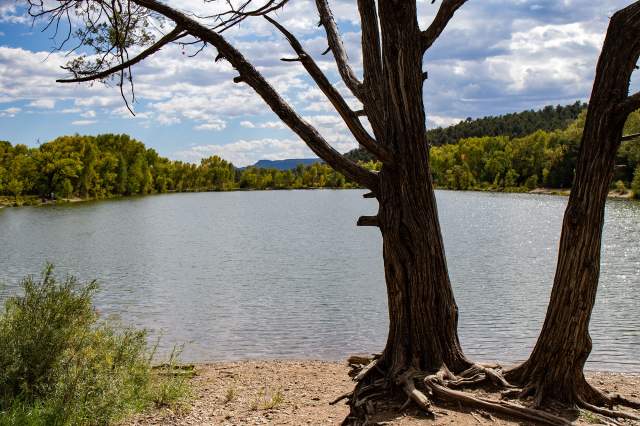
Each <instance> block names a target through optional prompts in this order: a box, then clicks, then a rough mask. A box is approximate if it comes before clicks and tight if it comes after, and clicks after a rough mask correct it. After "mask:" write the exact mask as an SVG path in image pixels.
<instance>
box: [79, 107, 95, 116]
mask: <svg viewBox="0 0 640 426" xmlns="http://www.w3.org/2000/svg"><path fill="white" fill-rule="evenodd" d="M80 116H82V117H85V118H94V117H95V116H96V112H95V111H94V110H92V109H90V110H89V111H85V112H83V113H82V114H80Z"/></svg>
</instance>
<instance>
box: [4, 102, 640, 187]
mask: <svg viewBox="0 0 640 426" xmlns="http://www.w3.org/2000/svg"><path fill="white" fill-rule="evenodd" d="M583 107H584V105H583V104H580V103H576V104H573V105H570V106H567V107H555V108H554V107H547V108H544V109H542V110H540V111H538V112H529V114H525V113H526V112H525V113H518V114H509V115H506V116H503V120H502V121H500V119H499V118H495V117H490V120H489V119H479V120H473V121H467V122H463V123H461V124H459V125H455V126H452V128H459V126H460V125H464V126H466V128H468V129H481V128H483V126H484V125H486V124H487V123H490V124H491V126H489V127H486V129H487V132H489V133H495V132H494V130H495V129H503V130H504V131H505V132H506V133H507V134H506V135H493V134H491V135H489V136H486V135H485V136H479V137H466V138H463V139H460V140H459V141H458V142H457V143H446V144H443V145H439V146H432V148H431V150H430V153H431V169H432V175H433V179H434V183H435V184H436V186H437V187H439V188H446V189H459V190H472V189H478V190H495V191H512V192H513V191H526V190H531V189H534V188H538V187H546V188H558V189H562V188H570V187H571V182H572V180H573V175H574V169H575V163H576V159H577V156H578V149H579V145H580V137H581V135H582V129H583V127H584V120H585V111H586V110H584V109H583V110H582V111H583V112H582V113H578V114H579V115H577V118H576V119H574V120H568V121H567V117H570V116H572V115H576V114H575V111H574V110H575V109H576V108H583ZM545 111H546V113H545ZM523 114H524V115H523ZM550 114H551V115H552V116H553V117H555V119H553V120H552V122H553V123H554V125H556V126H557V128H556V129H555V130H544V129H540V128H539V127H541V123H542V121H540V120H537V119H535V120H534V119H532V118H531V117H534V118H539V117H547V116H549V115H550ZM523 117H525V118H527V117H528V118H529V121H527V120H526V119H525V118H523ZM487 120H489V121H487ZM523 122H529V123H530V126H533V128H535V127H536V126H537V127H538V129H537V130H535V131H533V132H532V133H530V134H527V135H525V136H514V135H517V134H518V129H520V128H522V127H523V126H524V127H526V126H525V125H524V124H521V123H523ZM474 123H475V124H474ZM482 123H484V124H482ZM518 123H520V124H518ZM567 123H568V125H567ZM509 126H511V127H509ZM526 128H529V127H526ZM547 128H548V125H547ZM468 129H467V130H468ZM492 129H493V130H492ZM443 131H444V130H443ZM474 131H475V130H474ZM496 131H497V130H496ZM460 132H461V130H459V129H458V130H456V131H454V133H455V134H458V133H460ZM638 132H640V112H635V113H633V114H632V115H631V116H630V117H629V120H628V122H627V126H626V133H638ZM463 133H464V132H463ZM431 134H434V133H431ZM437 134H440V133H437ZM358 152H359V151H358V150H354V151H352V152H351V153H349V154H348V155H350V156H351V159H352V160H354V161H357V162H359V163H360V164H362V165H364V166H365V167H366V168H368V169H374V170H375V169H379V168H380V163H378V162H375V161H372V160H370V159H369V158H367V157H362V158H360V157H359V154H358ZM614 182H615V184H614V186H615V189H617V190H619V191H620V192H624V191H625V190H626V189H627V188H629V189H631V190H632V191H633V193H634V194H635V196H636V197H638V196H640V139H637V140H629V141H625V142H623V143H622V146H621V148H620V150H619V152H618V161H617V168H616V173H615V177H614ZM356 187H358V185H357V184H355V183H353V182H351V181H349V180H348V179H346V178H345V177H344V176H343V175H342V174H340V173H338V172H336V171H334V170H333V169H332V168H331V167H329V166H328V165H327V164H325V163H315V164H312V165H308V166H303V165H299V166H298V167H296V168H295V169H292V170H277V169H266V168H258V167H246V168H242V169H240V168H236V167H235V166H234V165H233V164H232V163H230V162H228V161H226V160H224V159H222V158H220V157H218V156H211V157H208V158H205V159H202V160H201V161H200V164H192V163H187V162H182V161H172V160H169V159H167V158H164V157H161V156H160V155H158V153H157V152H156V151H155V150H153V149H148V148H146V147H145V145H144V144H143V143H142V142H139V141H136V140H135V139H132V138H131V137H129V136H128V135H115V134H104V135H98V136H81V135H73V136H62V137H59V138H57V139H55V140H53V141H51V142H48V143H45V144H42V145H40V146H39V147H35V148H29V147H27V146H25V145H20V144H18V145H15V146H14V145H12V144H11V143H9V142H6V141H0V196H13V197H21V196H39V197H42V198H63V199H69V198H109V197H115V196H124V195H145V194H151V193H165V192H190V191H227V190H235V189H304V188H356Z"/></svg>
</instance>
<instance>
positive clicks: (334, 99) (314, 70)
mask: <svg viewBox="0 0 640 426" xmlns="http://www.w3.org/2000/svg"><path fill="white" fill-rule="evenodd" d="M264 18H265V19H266V20H267V21H269V22H270V23H271V24H272V25H273V26H275V27H276V28H277V29H278V31H280V32H281V33H282V34H283V35H284V36H285V37H286V39H287V40H288V41H289V44H290V45H291V47H292V48H293V50H294V51H295V52H296V53H297V54H298V58H297V59H298V60H299V61H300V62H301V63H302V66H304V68H305V70H307V72H308V73H309V75H310V76H311V78H313V81H315V82H316V84H317V85H318V87H319V88H320V90H322V93H324V94H325V96H326V97H327V99H329V101H330V102H331V104H332V105H333V106H334V108H335V109H336V111H337V112H338V114H340V117H342V119H343V120H344V122H345V124H346V125H347V127H348V128H349V130H350V131H351V133H352V134H353V136H354V137H355V138H356V140H357V141H358V143H360V145H362V146H363V147H364V148H365V149H367V150H368V151H369V152H371V153H372V154H373V155H375V156H376V157H377V158H378V159H379V160H380V161H383V162H390V161H391V160H392V157H391V155H390V153H389V152H388V151H387V150H386V149H385V148H384V147H382V146H381V145H380V144H378V142H376V140H375V139H373V138H372V137H371V136H370V135H369V133H368V132H367V130H366V129H365V128H364V126H363V125H362V123H361V122H360V119H359V118H358V114H357V113H356V112H355V111H353V110H352V109H351V108H349V105H347V102H346V101H345V100H344V98H343V97H342V96H341V95H340V93H339V92H338V90H336V88H335V87H333V85H332V84H331V82H330V81H329V80H328V79H327V77H326V76H325V75H324V73H323V72H322V70H321V69H320V67H318V65H317V64H316V62H315V61H314V60H313V58H312V57H311V56H310V55H309V54H307V52H306V51H305V50H304V48H303V47H302V45H301V44H300V42H299V41H298V40H297V39H296V37H295V36H294V35H293V34H292V33H291V32H289V31H288V30H287V29H286V28H284V27H283V26H282V25H281V24H279V23H278V22H277V21H276V20H274V19H272V18H271V17H269V16H265V17H264Z"/></svg>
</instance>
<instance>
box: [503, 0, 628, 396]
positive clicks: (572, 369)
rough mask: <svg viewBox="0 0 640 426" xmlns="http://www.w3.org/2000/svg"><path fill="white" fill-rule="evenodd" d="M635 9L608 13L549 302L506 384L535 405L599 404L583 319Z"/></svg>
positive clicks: (621, 114)
mask: <svg viewBox="0 0 640 426" xmlns="http://www.w3.org/2000/svg"><path fill="white" fill-rule="evenodd" d="M639 17H640V2H637V3H635V4H634V5H632V6H629V7H627V8H626V9H623V10H621V11H620V12H618V13H616V14H615V15H614V16H613V17H612V19H611V23H610V25H609V30H608V32H607V37H606V40H605V43H604V46H603V49H602V53H601V56H600V59H599V61H598V66H597V70H596V78H595V82H594V86H593V91H592V94H591V99H590V102H589V110H588V113H587V118H586V122H585V128H584V133H583V136H582V143H581V146H580V153H579V156H578V162H577V165H576V176H575V180H574V184H573V187H572V189H571V195H570V197H569V203H568V205H567V209H566V211H565V215H564V221H563V225H562V236H561V239H560V248H559V253H558V264H557V269H556V275H555V280H554V284H553V290H552V292H551V300H550V302H549V307H548V310H547V315H546V318H545V322H544V325H543V328H542V331H541V333H540V336H539V338H538V341H537V343H536V345H535V348H534V350H533V352H532V354H531V356H530V357H529V359H528V360H527V361H526V362H525V363H524V364H522V365H521V366H519V367H517V368H515V369H513V370H511V371H509V372H508V373H507V378H508V379H509V380H510V381H512V382H515V383H519V384H522V385H524V386H525V387H526V390H527V391H528V393H531V394H534V395H535V397H536V402H537V403H538V404H541V403H543V402H545V401H549V400H555V401H560V402H563V403H568V404H576V403H581V402H588V403H590V404H603V403H604V402H605V401H603V400H602V394H601V393H600V392H598V391H596V390H595V389H593V388H592V387H591V386H590V385H588V384H587V382H586V381H585V378H584V375H583V368H584V365H585V362H586V360H587V357H588V356H589V353H590V352H591V338H590V336H589V320H590V318H591V311H592V310H593V306H594V303H595V299H596V291H597V288H598V279H599V275H600V251H601V243H602V228H603V224H604V211H605V203H606V200H607V195H608V193H609V186H610V184H611V179H612V176H613V170H614V165H615V158H616V152H617V149H618V147H619V145H620V139H621V137H622V130H623V127H624V123H625V121H626V118H627V116H628V114H629V112H631V111H628V110H627V109H626V108H623V107H622V105H623V101H625V100H626V99H627V93H628V89H629V80H630V77H631V73H632V72H633V70H634V67H635V64H636V62H637V60H638V52H639V51H640V43H639V41H638V37H637V35H638V32H639V30H640V19H639Z"/></svg>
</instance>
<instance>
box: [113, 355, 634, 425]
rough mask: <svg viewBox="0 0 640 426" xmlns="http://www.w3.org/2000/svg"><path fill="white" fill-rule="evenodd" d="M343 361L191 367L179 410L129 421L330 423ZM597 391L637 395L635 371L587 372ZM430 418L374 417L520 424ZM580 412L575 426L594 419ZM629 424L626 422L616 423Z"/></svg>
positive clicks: (345, 383) (341, 387) (454, 414)
mask: <svg viewBox="0 0 640 426" xmlns="http://www.w3.org/2000/svg"><path fill="white" fill-rule="evenodd" d="M347 371H348V368H347V365H346V364H345V363H339V362H325V361H241V362H224V363H214V364H206V365H199V366H197V375H196V376H195V377H194V378H193V379H192V381H191V383H192V393H193V395H192V398H191V400H190V401H189V403H188V404H186V406H185V408H184V409H183V410H181V411H180V412H171V411H169V410H159V411H154V412H148V413H144V414H141V415H138V416H136V417H134V418H132V419H130V420H129V421H127V422H126V423H125V425H127V426H132V425H263V424H270V425H336V424H340V422H341V421H342V420H343V419H344V417H345V416H346V414H347V412H348V409H347V407H346V406H345V405H344V403H338V404H337V405H329V402H331V401H332V400H334V399H335V398H336V397H338V396H339V395H341V394H344V393H345V392H348V391H349V390H351V389H352V388H353V382H352V381H351V380H350V378H349V377H348V376H347ZM588 377H589V380H590V382H591V383H592V384H594V385H596V386H598V387H599V388H600V389H603V390H606V391H609V392H618V393H621V394H623V395H625V396H628V397H633V398H638V396H639V395H638V394H639V393H640V375H635V374H626V375H622V374H613V373H590V374H588ZM435 410H436V413H437V417H436V419H435V420H431V419H428V418H426V417H424V416H422V415H421V413H420V412H418V411H417V410H415V409H414V408H408V409H407V410H405V411H404V413H402V414H401V415H397V414H395V415H385V414H382V415H380V416H378V417H377V418H376V419H375V420H376V421H379V422H386V423H385V424H389V425H445V424H446V425H463V426H468V425H474V426H477V425H481V424H487V425H526V424H530V423H525V422H521V421H515V420H513V419H508V418H504V417H498V416H495V415H489V414H488V413H484V412H481V411H477V410H476V411H471V410H469V409H467V408H460V407H458V406H453V405H450V404H437V405H436V407H435ZM597 421H598V418H597V417H594V416H592V415H590V414H587V413H583V414H581V416H580V417H579V418H578V419H577V420H576V424H580V425H586V424H594V423H597ZM622 424H625V425H633V424H640V423H633V422H630V421H627V422H626V423H625V422H622Z"/></svg>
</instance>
